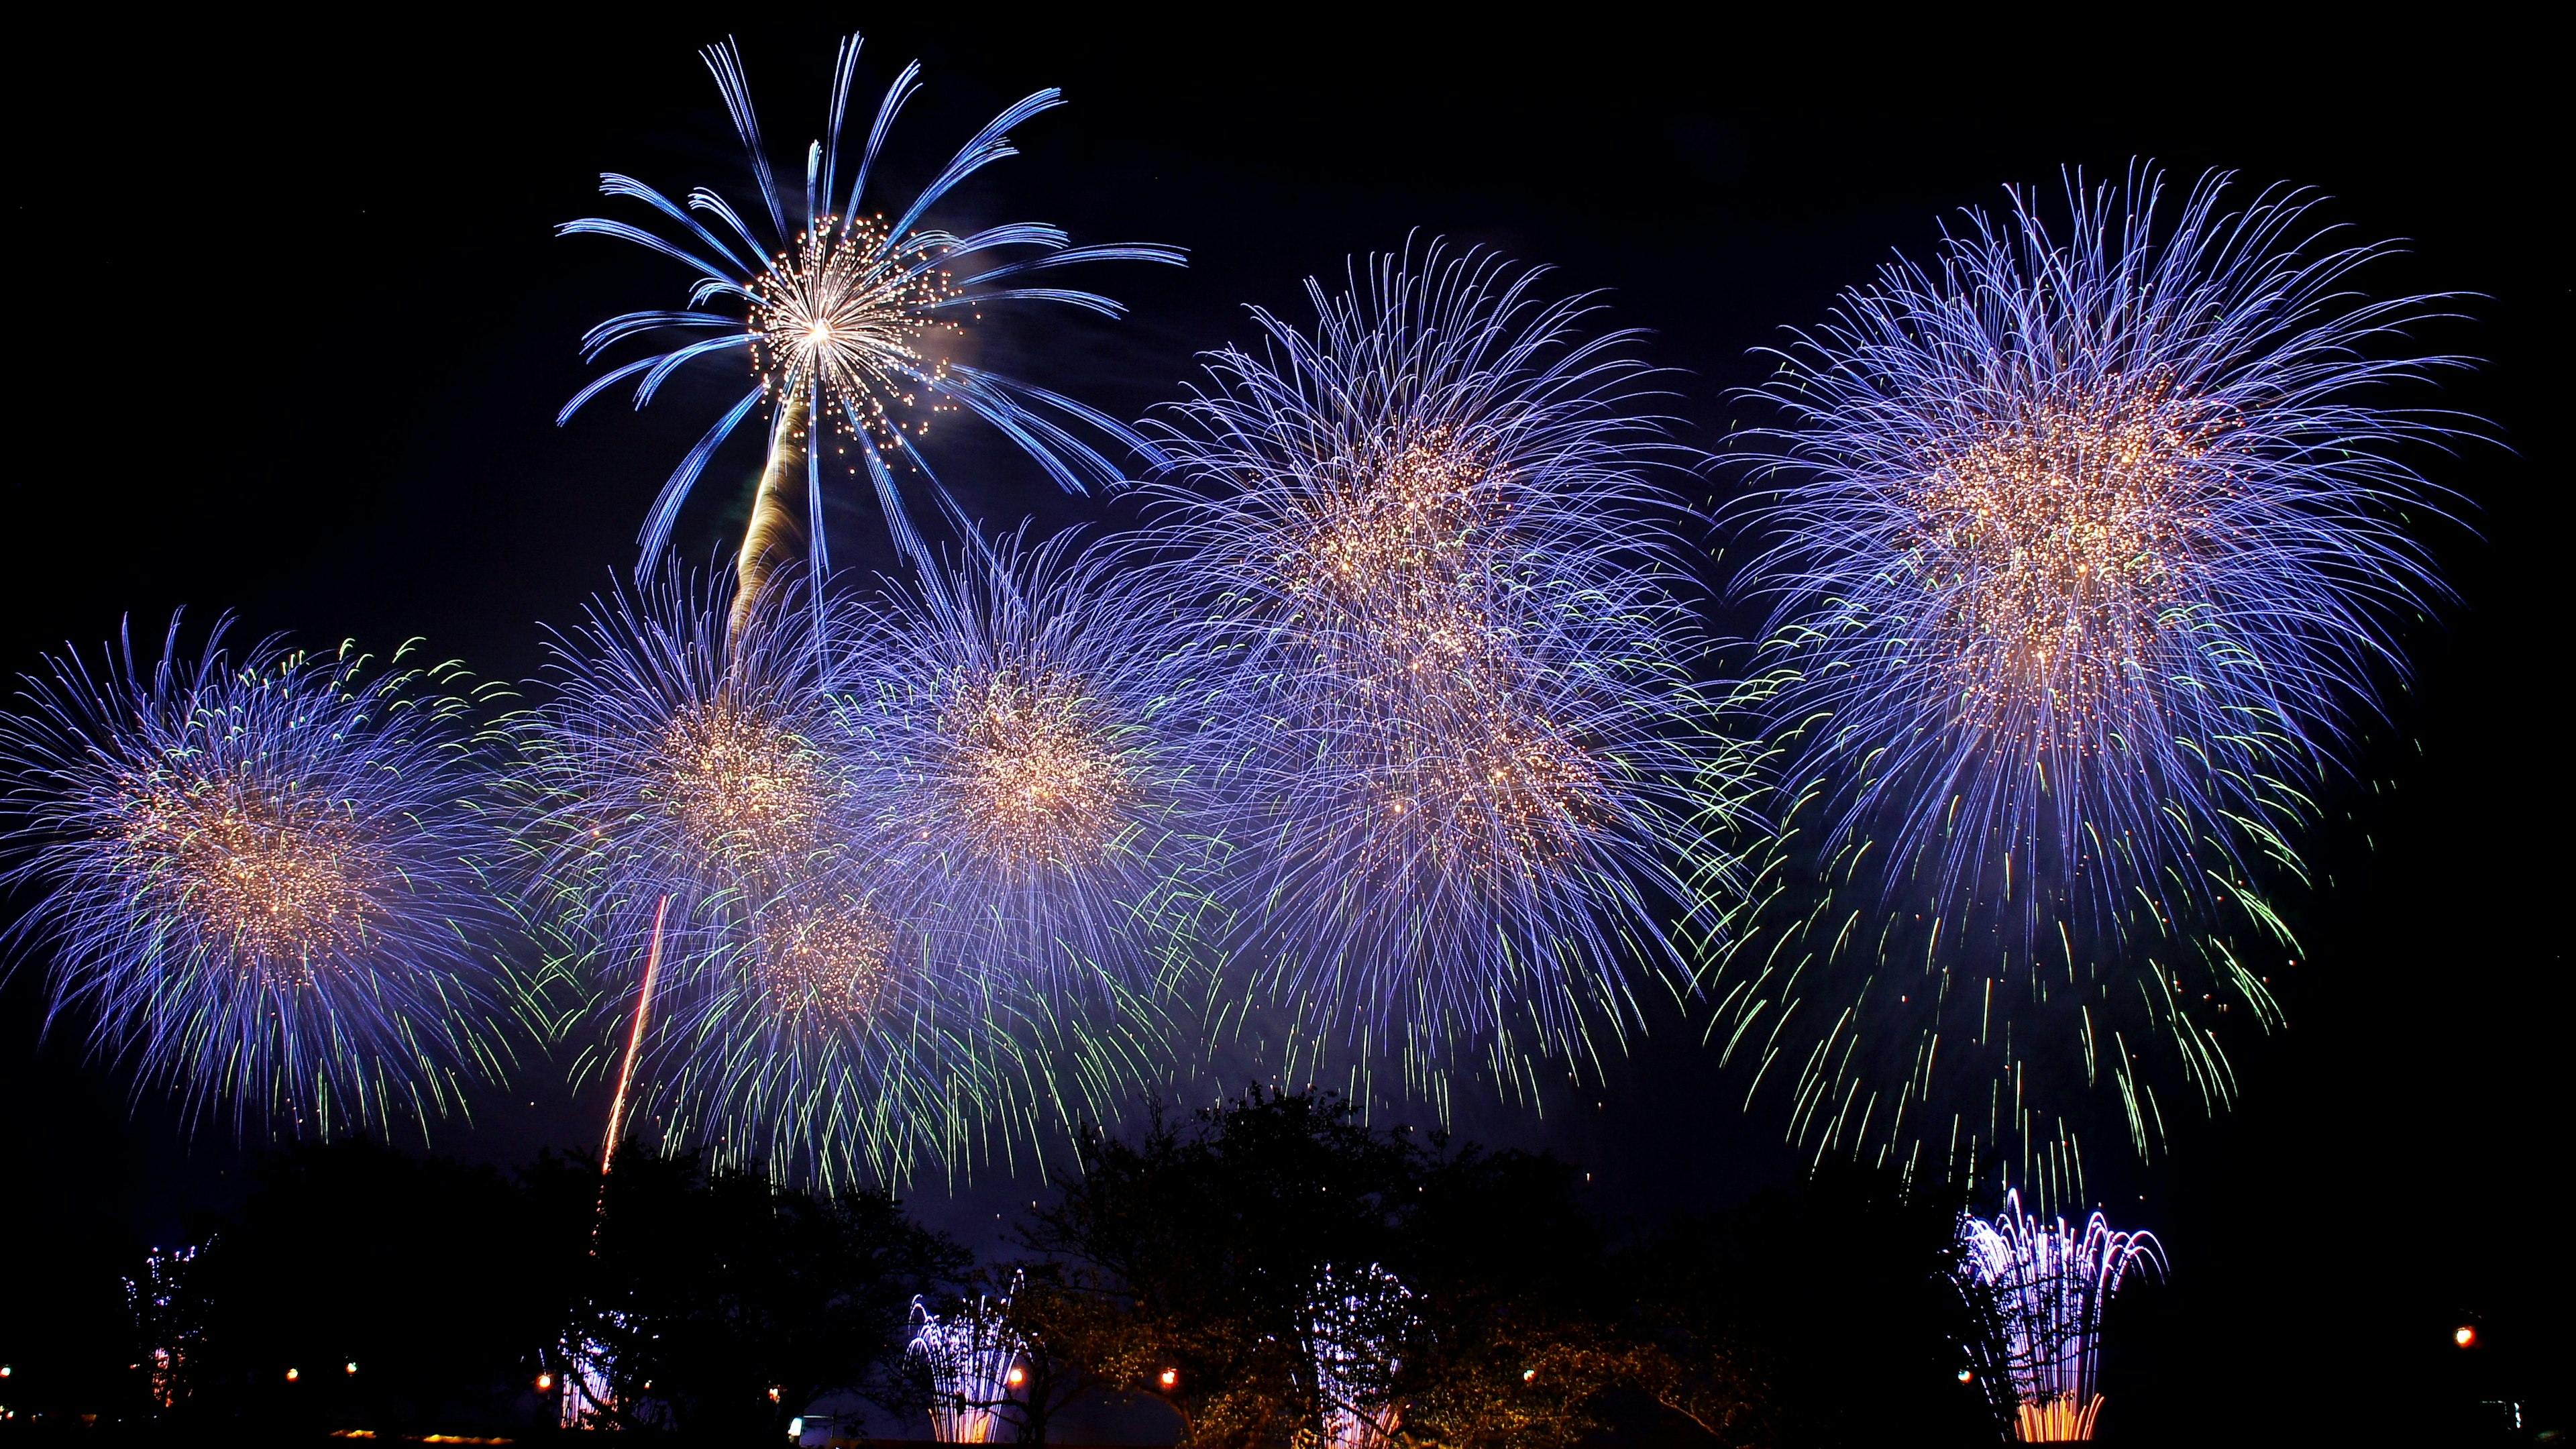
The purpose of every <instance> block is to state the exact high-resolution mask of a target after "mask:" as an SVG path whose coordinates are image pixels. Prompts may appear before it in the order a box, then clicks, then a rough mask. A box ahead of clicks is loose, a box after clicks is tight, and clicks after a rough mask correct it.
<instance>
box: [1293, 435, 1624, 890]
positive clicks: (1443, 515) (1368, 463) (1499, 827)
mask: <svg viewBox="0 0 2576 1449" xmlns="http://www.w3.org/2000/svg"><path fill="white" fill-rule="evenodd" d="M1338 471H1339V473H1340V476H1341V477H1342V478H1343V479H1346V480H1347V482H1344V483H1341V484H1337V485H1336V486H1332V487H1328V488H1326V489H1323V490H1320V492H1319V495H1318V496H1317V497H1316V498H1315V500H1314V501H1313V503H1312V504H1311V505H1310V507H1309V510H1308V512H1307V514H1306V516H1305V517H1304V518H1302V519H1300V520H1298V521H1297V522H1296V523H1295V524H1293V525H1292V526H1291V528H1290V530H1289V547H1288V548H1287V549H1286V550H1285V551H1284V557H1283V558H1282V561H1281V564H1282V571H1283V573H1284V575H1285V578H1286V582H1287V587H1288V589H1289V592H1290V593H1291V594H1292V596H1294V597H1297V598H1298V599H1300V600H1301V601H1303V602H1305V603H1306V604H1308V605H1309V607H1310V608H1311V609H1312V611H1313V612H1312V614H1311V615H1310V617H1309V619H1308V620H1307V623H1306V633H1307V637H1308V639H1309V641H1310V643H1311V644H1312V645H1313V646H1314V647H1315V649H1316V651H1317V653H1318V655H1319V656H1321V657H1323V658H1325V659H1328V660H1331V661H1332V668H1333V672H1334V673H1335V675H1336V685H1337V688H1338V689H1340V690H1341V691H1342V692H1343V693H1344V694H1345V696H1346V697H1347V698H1349V699H1351V700H1354V701H1356V702H1357V703H1358V705H1359V707H1360V709H1361V710H1362V712H1363V713H1364V714H1365V715H1367V716H1368V720H1367V726H1368V729H1369V732H1370V734H1371V735H1372V736H1373V737H1374V740H1375V742H1376V749H1375V753H1376V755H1377V758H1378V763H1377V766H1376V768H1375V769H1373V770H1372V771H1371V775H1370V778H1371V782H1372V786H1373V793H1374V801H1375V803H1374V804H1373V805H1372V807H1371V808H1372V809H1373V810H1374V811H1375V812H1376V814H1377V817H1378V818H1377V823H1376V825H1375V826H1374V827H1373V828H1374V829H1376V830H1378V831H1380V832H1381V833H1383V835H1384V837H1385V843H1384V848H1383V851H1382V854H1383V856H1384V858H1385V859H1386V860H1387V861H1388V862H1389V863H1391V864H1394V865H1397V866H1398V867H1401V866H1403V865H1405V864H1407V863H1410V862H1415V861H1422V860H1430V861H1436V862H1438V863H1439V864H1441V865H1442V866H1443V867H1444V868H1449V867H1456V868H1463V869H1466V870H1470V871H1488V870H1503V869H1506V868H1511V869H1524V870H1525V869H1532V868H1535V867H1536V866H1537V865H1538V864H1539V863H1540V862H1542V861H1552V860H1559V859H1564V858H1566V857H1568V856H1570V855H1572V854H1573V853H1574V851H1575V850H1576V848H1577V847H1578V846H1579V844H1580V832H1581V831H1582V829H1583V828H1584V825H1585V822H1587V821H1588V820H1590V819H1592V818H1593V817H1594V816H1595V814H1596V813H1597V811H1598V810H1599V809H1600V808H1601V806H1602V804H1603V802H1605V801H1606V799H1607V796H1608V791H1607V781H1606V778H1605V777H1604V775H1603V773H1602V771H1601V768H1600V766H1599V765H1598V764H1597V763H1596V762H1595V761H1594V760H1593V759H1592V757H1591V755H1590V754H1589V753H1588V752H1587V751H1586V750H1584V749H1583V748H1582V746H1581V745H1579V744H1578V743H1576V742H1575V741H1574V740H1572V739H1570V738H1568V737H1567V735H1566V733H1565V732H1564V731H1562V730H1560V729H1558V728H1556V727H1555V726H1554V725H1553V724H1552V723H1551V722H1549V721H1548V720H1546V719H1544V718H1541V717H1538V716H1537V715H1536V714H1534V713H1533V703H1532V698H1531V694H1530V691H1529V690H1528V688H1527V687H1526V681H1525V679H1524V678H1523V674H1522V669H1523V666H1522V665H1521V663H1520V662H1519V661H1518V660H1516V659H1515V658H1514V657H1513V653H1512V650H1511V647H1510V639H1511V633H1510V630H1509V628H1508V627H1507V626H1506V625H1505V624H1504V623H1503V622H1502V620H1503V619H1504V618H1505V617H1507V612H1506V611H1505V610H1504V609H1503V608H1501V607H1498V601H1497V600H1496V599H1495V597H1494V591H1495V590H1496V588H1497V587H1499V586H1501V585H1503V584H1504V583H1505V582H1506V581H1505V580H1503V579H1501V578H1499V577H1498V573H1499V568H1500V561H1499V558H1498V555H1497V553H1496V551H1495V548H1494V544H1495V543H1496V542H1497V540H1498V539H1499V536H1500V531H1501V528H1502V525H1503V524H1504V522H1505V521H1506V518H1507V515H1508V505H1507V503H1506V502H1505V501H1504V498H1503V495H1502V491H1501V490H1499V489H1496V488H1494V487H1493V486H1491V485H1492V483H1493V479H1492V477H1491V475H1490V473H1489V472H1488V470H1487V469H1486V468H1485V466H1484V465H1483V463H1482V461H1481V460H1480V459H1478V458H1477V457H1476V456H1475V455H1474V453H1473V452H1472V450H1469V449H1467V448H1464V447H1461V446H1460V445H1458V444H1457V443H1456V441H1455V440H1454V439H1452V438H1451V437H1450V436H1449V435H1448V434H1447V433H1446V432H1436V433H1433V434H1431V435H1430V436H1428V437H1426V438H1424V439H1421V440H1419V441H1416V442H1411V443H1405V444H1401V445H1398V444H1389V445H1387V446H1386V447H1384V448H1382V449H1380V450H1379V451H1378V452H1377V453H1376V454H1375V455H1374V456H1372V457H1369V458H1366V459H1362V460H1359V461H1357V462H1354V463H1352V464H1350V465H1348V466H1347V467H1345V468H1343V469H1341V470H1338Z"/></svg>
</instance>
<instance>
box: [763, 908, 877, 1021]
mask: <svg viewBox="0 0 2576 1449" xmlns="http://www.w3.org/2000/svg"><path fill="white" fill-rule="evenodd" d="M807 894H808V893H805V892H799V893H797V894H796V895H793V896H791V897H789V898H788V899H786V900H783V901H778V902H774V903H772V904H771V905H770V907H769V908H768V909H767V910H764V911H763V912H762V913H761V915H760V921H759V931H758V944H757V947H756V949H757V950H758V952H759V959H758V962H757V966H758V970H759V973H760V979H761V981H762V983H763V984H764V985H765V986H766V987H767V989H768V991H769V995H770V1000H771V1002H772V1003H773V1004H774V1005H775V1006H776V1007H777V1009H778V1010H779V1011H780V1012H781V1013H783V1014H785V1015H789V1016H804V1015H811V1016H814V1017H817V1018H820V1019H822V1020H826V1021H832V1022H850V1021H857V1020H861V1019H863V1018H865V1017H868V1016H871V1015H874V1014H875V1012H876V1009H877V1005H878V1003H879V1001H880V1000H881V999H882V997H883V996H884V993H885V989H886V985H887V983H888V981H890V980H891V979H892V977H893V974H894V972H893V959H894V931H893V929H892V928H891V927H890V926H888V925H887V924H886V921H885V918H884V917H883V916H882V915H881V914H879V913H878V912H877V911H875V910H874V909H872V908H870V907H869V906H868V905H867V903H866V902H864V901H859V900H855V899H853V898H851V897H849V896H844V895H829V896H824V897H823V898H820V899H807V898H806V896H807ZM813 894H816V895H820V894H821V893H813Z"/></svg>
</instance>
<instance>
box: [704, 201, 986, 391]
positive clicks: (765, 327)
mask: <svg viewBox="0 0 2576 1449" xmlns="http://www.w3.org/2000/svg"><path fill="white" fill-rule="evenodd" d="M924 256H925V251H924V248H923V245H922V244H921V243H919V242H917V241H909V240H908V241H907V242H906V243H905V244H903V245H900V246H896V245H890V244H889V242H888V238H887V236H886V226H885V220H884V218H882V217H873V216H862V217H855V218H853V219H851V220H850V221H849V222H848V223H846V224H844V223H842V222H841V221H840V220H839V219H838V218H835V217H824V218H823V219H821V220H820V221H819V222H817V223H816V224H815V225H814V226H813V227H812V228H810V229H808V230H807V231H805V232H803V233H800V234H799V235H798V236H797V238H796V250H795V251H794V252H793V253H792V254H782V255H780V256H779V257H777V258H776V259H775V260H774V261H773V262H772V264H771V265H770V266H769V267H767V268H766V269H764V270H763V271H762V272H761V273H760V274H759V275H758V276H757V277H755V278H754V279H753V281H752V288H751V290H752V301H751V338H752V350H753V355H754V359H755V360H754V366H755V367H757V368H758V369H759V371H760V372H761V374H762V375H763V376H765V377H767V378H769V379H770V380H771V381H772V382H774V383H775V384H776V385H777V386H778V387H779V388H780V389H781V390H782V391H785V392H787V393H790V394H801V393H802V392H803V391H804V390H805V389H806V387H807V386H808V385H809V384H811V383H814V382H817V381H819V382H820V383H821V384H822V386H823V391H824V393H825V395H826V396H827V397H828V398H830V399H831V400H832V401H834V402H836V403H839V404H842V405H844V406H846V407H850V408H855V409H857V410H858V412H859V415H860V417H861V419H862V420H863V422H864V423H865V424H866V425H867V426H868V427H869V428H871V429H872V430H873V431H875V432H876V433H877V434H878V435H879V436H881V437H884V438H887V439H889V440H891V439H892V438H893V437H894V435H895V434H896V432H897V431H898V430H899V425H898V424H897V423H896V421H895V420H894V418H893V416H892V414H891V412H890V408H891V407H892V406H893V405H895V404H897V403H900V404H902V405H904V406H910V405H911V404H912V402H913V398H914V395H915V393H916V391H917V389H918V388H919V386H920V383H919V378H920V377H921V376H923V375H925V374H926V375H928V376H930V377H933V378H937V377H940V376H942V375H944V369H945V367H946V363H945V362H944V361H941V360H938V359H935V358H933V357H931V356H930V354H929V352H928V350H927V348H926V346H925V344H926V343H927V342H928V340H929V339H930V337H931V336H932V334H934V333H937V332H941V331H946V332H951V333H954V332H957V331H960V330H961V327H960V324H958V323H954V322H949V321H945V320H942V319H941V318H940V316H939V313H938V310H937V309H938V308H939V306H940V305H941V304H942V303H945V302H947V301H949V300H950V299H952V298H954V297H955V296H956V295H957V288H956V286H955V284H954V283H953V282H951V281H950V279H949V276H948V274H947V273H946V272H944V271H941V270H940V269H938V268H937V267H925V266H923V265H921V263H922V262H923V259H924ZM921 426H922V427H927V424H926V423H925V424H923V425H921Z"/></svg>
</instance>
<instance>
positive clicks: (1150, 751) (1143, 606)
mask: <svg viewBox="0 0 2576 1449" xmlns="http://www.w3.org/2000/svg"><path fill="white" fill-rule="evenodd" d="M1075 541H1076V536H1075V535H1071V534H1067V535H1061V536H1059V537H1057V538H1055V539H1053V540H1051V541H1049V542H1047V543H1046V544H1043V545H1041V546H1038V547H1036V548H1030V547H1027V546H1025V544H1024V543H1023V542H1022V541H1021V540H1020V539H1017V538H1014V539H1011V540H1007V541H1004V542H1003V543H1001V544H1000V545H998V546H995V545H990V544H987V543H985V542H984V541H982V540H981V539H979V538H970V540H969V546H968V548H967V550H966V552H965V554H964V560H963V562H962V563H961V564H959V565H958V566H956V567H954V568H951V569H948V570H945V571H942V572H941V573H938V574H932V575H926V576H925V577H924V578H923V579H922V580H921V581H920V582H919V583H918V584H917V585H914V586H909V587H907V586H903V585H895V586H892V588H891V591H890V592H889V594H888V595H887V596H886V597H884V598H883V599H882V600H880V601H877V602H875V603H873V604H870V605H865V606H861V607H860V609H859V610H858V614H859V622H858V624H857V627H856V628H855V630H854V632H853V646H854V652H853V654H852V657H851V661H850V672H851V675H852V683H853V685H854V693H853V695H852V697H851V700H850V704H849V713H848V716H847V721H846V722H847V725H848V736H847V738H848V739H849V742H850V744H851V747H852V748H853V750H854V751H855V753H854V754H853V755H852V756H851V763H852V765H853V767H854V768H856V769H857V770H858V772H859V773H860V775H861V777H862V778H863V780H864V781H865V784H864V787H863V790H862V793H863V795H864V796H865V798H866V799H867V800H868V801H869V802H870V804H871V808H872V810H873V811H874V813H875V820H876V825H875V829H874V834H876V835H878V836H881V837H882V838H884V839H886V840H887V841H889V842H890V843H891V844H892V845H893V846H894V847H895V848H896V851H897V857H896V858H897V860H899V865H898V866H897V869H899V871H900V872H901V874H902V876H903V878H904V880H905V881H906V882H907V886H906V888H907V890H909V891H910V892H911V893H912V895H913V896H914V898H915V899H917V900H918V901H919V902H920V911H921V913H922V914H923V915H924V917H925V918H931V919H936V920H938V921H941V922H944V923H945V924H944V925H943V926H942V928H941V930H942V934H943V935H945V936H946V937H947V938H948V939H949V941H950V945H949V946H948V948H947V951H948V954H949V955H950V956H951V957H952V958H953V961H954V963H955V964H954V969H956V970H960V971H984V972H990V973H1001V974H1003V975H1006V976H1009V977H1014V978H1018V979H1021V980H1024V981H1027V982H1029V983H1032V984H1033V985H1035V986H1037V987H1038V988H1039V989H1040V990H1042V991H1044V992H1045V993H1046V994H1047V995H1049V996H1050V997H1052V998H1055V999H1057V1000H1066V999H1070V998H1092V999H1099V998H1101V997H1102V996H1103V995H1104V993H1108V994H1110V995H1115V996H1124V995H1125V994H1127V993H1130V992H1142V993H1146V994H1147V996H1148V997H1149V998H1150V997H1151V996H1155V995H1159V994H1160V989H1159V983H1162V982H1164V981H1165V980H1166V978H1167V977H1168V976H1169V974H1170V972H1171V971H1172V970H1174V969H1176V968H1177V967H1178V965H1179V964H1180V960H1181V957H1182V956H1183V955H1184V954H1185V952H1186V948H1187V947H1188V946H1189V945H1190V944H1191V943H1192V942H1193V941H1195V940H1196V939H1197V938H1198V937H1199V935H1200V932H1199V929H1198V927H1199V924H1200V918H1201V917H1202V916H1203V915H1204V913H1205V911H1206V909H1207V904H1208V902H1207V897H1206V894H1205V892H1206V887H1207V877H1208V873H1209V869H1210V866H1211V862H1212V859H1213V857H1214V855H1215V854H1216V851H1215V849H1214V846H1213V843H1212V840H1211V838H1210V836H1209V834H1208V831H1209V830H1210V829H1211V828H1212V827H1213V825H1214V824H1215V822H1216V811H1215V809H1214V808H1213V805H1212V798H1213V796H1212V790H1213V781H1214V775H1215V769H1214V766H1213V763H1212V762H1211V761H1210V760H1209V759H1208V758H1206V745H1207V742H1208V740H1209V739H1210V738H1211V736H1210V735H1209V733H1208V732H1207V730H1206V729H1205V728H1204V720H1203V718H1202V716H1201V709H1202V707H1203V701H1204V697H1205V695H1206V693H1207V692H1208V690H1209V687H1210V681H1209V677H1208V676H1209V675H1210V673H1211V672H1212V671H1211V668H1210V663H1209V659H1208V656H1207V655H1206V654H1205V653H1204V652H1203V651H1202V650H1201V649H1200V648H1198V647H1197V644H1198V641H1197V639H1196V637H1195V631H1194V630H1193V629H1192V627H1191V625H1192V623H1193V622H1194V621H1192V620H1190V619H1189V618H1188V617H1187V616H1186V615H1183V614H1181V613H1179V612H1177V611H1175V610H1174V609H1172V608H1170V607H1169V606H1168V604H1167V603H1165V602H1161V601H1157V600H1154V599H1152V598H1149V597H1147V596H1145V595H1144V594H1143V592H1142V591H1140V590H1138V589H1136V588H1135V587H1133V585H1132V583H1131V582H1130V581H1127V580H1125V579H1122V578H1121V577H1120V575H1119V573H1118V571H1117V570H1116V568H1115V567H1114V565H1113V564H1112V563H1111V561H1110V556H1109V555H1108V554H1106V553H1104V552H1102V551H1098V550H1094V551H1091V552H1088V553H1082V552H1077V551H1076V548H1075Z"/></svg>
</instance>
